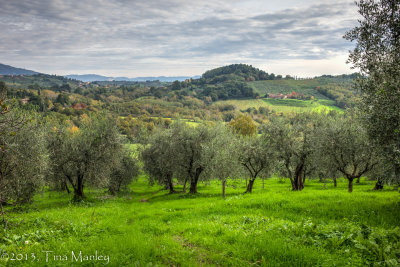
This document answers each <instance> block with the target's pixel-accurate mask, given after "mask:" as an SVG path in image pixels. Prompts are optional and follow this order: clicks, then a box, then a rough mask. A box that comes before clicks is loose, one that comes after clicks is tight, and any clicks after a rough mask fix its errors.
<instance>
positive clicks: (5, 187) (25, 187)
mask: <svg viewBox="0 0 400 267" xmlns="http://www.w3.org/2000/svg"><path fill="white" fill-rule="evenodd" d="M46 170H47V151H46V145H45V138H44V131H43V127H42V126H41V123H40V120H39V118H38V116H37V114H34V113H29V112H27V111H21V110H18V109H17V108H16V107H13V105H12V104H11V103H9V102H7V98H6V87H5V84H4V83H3V82H0V209H1V216H2V218H3V223H4V228H6V227H7V220H6V217H5V211H4V209H3V204H18V203H21V202H29V201H31V200H32V198H33V196H34V194H35V192H36V190H37V189H38V188H39V187H40V185H42V184H43V180H44V179H43V178H44V174H45V172H46Z"/></svg>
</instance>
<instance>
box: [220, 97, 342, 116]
mask: <svg viewBox="0 0 400 267" xmlns="http://www.w3.org/2000/svg"><path fill="white" fill-rule="evenodd" d="M223 104H228V105H233V106H235V107H236V108H237V109H239V110H246V109H248V108H253V107H254V108H257V109H258V108H259V107H266V108H269V109H270V110H273V111H275V112H279V113H291V112H294V113H299V112H308V111H315V112H322V111H331V110H335V111H339V112H342V111H343V110H342V109H340V108H338V107H336V106H334V101H332V100H326V99H319V100H298V99H272V98H262V99H246V100H224V101H217V102H215V104H214V105H223Z"/></svg>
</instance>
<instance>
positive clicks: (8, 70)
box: [0, 63, 38, 75]
mask: <svg viewBox="0 0 400 267" xmlns="http://www.w3.org/2000/svg"><path fill="white" fill-rule="evenodd" d="M34 74H38V72H36V71H33V70H26V69H21V68H15V67H12V66H9V65H5V64H1V63H0V75H34Z"/></svg>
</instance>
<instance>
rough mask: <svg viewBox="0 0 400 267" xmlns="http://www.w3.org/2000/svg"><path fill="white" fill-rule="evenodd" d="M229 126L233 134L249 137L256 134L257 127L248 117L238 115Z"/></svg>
mask: <svg viewBox="0 0 400 267" xmlns="http://www.w3.org/2000/svg"><path fill="white" fill-rule="evenodd" d="M229 125H230V126H231V128H232V130H233V131H234V132H235V133H237V134H239V135H242V136H251V135H255V134H256V133H257V125H256V124H255V122H254V121H253V119H252V118H251V117H250V116H248V115H239V116H238V117H237V118H235V119H233V120H232V121H231V122H230V123H229Z"/></svg>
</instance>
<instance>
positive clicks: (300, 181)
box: [291, 163, 305, 191]
mask: <svg viewBox="0 0 400 267" xmlns="http://www.w3.org/2000/svg"><path fill="white" fill-rule="evenodd" d="M304 181H305V174H304V163H301V164H299V165H298V166H297V168H296V171H295V173H294V177H293V180H291V182H292V190H293V191H301V190H303V188H304Z"/></svg>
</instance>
